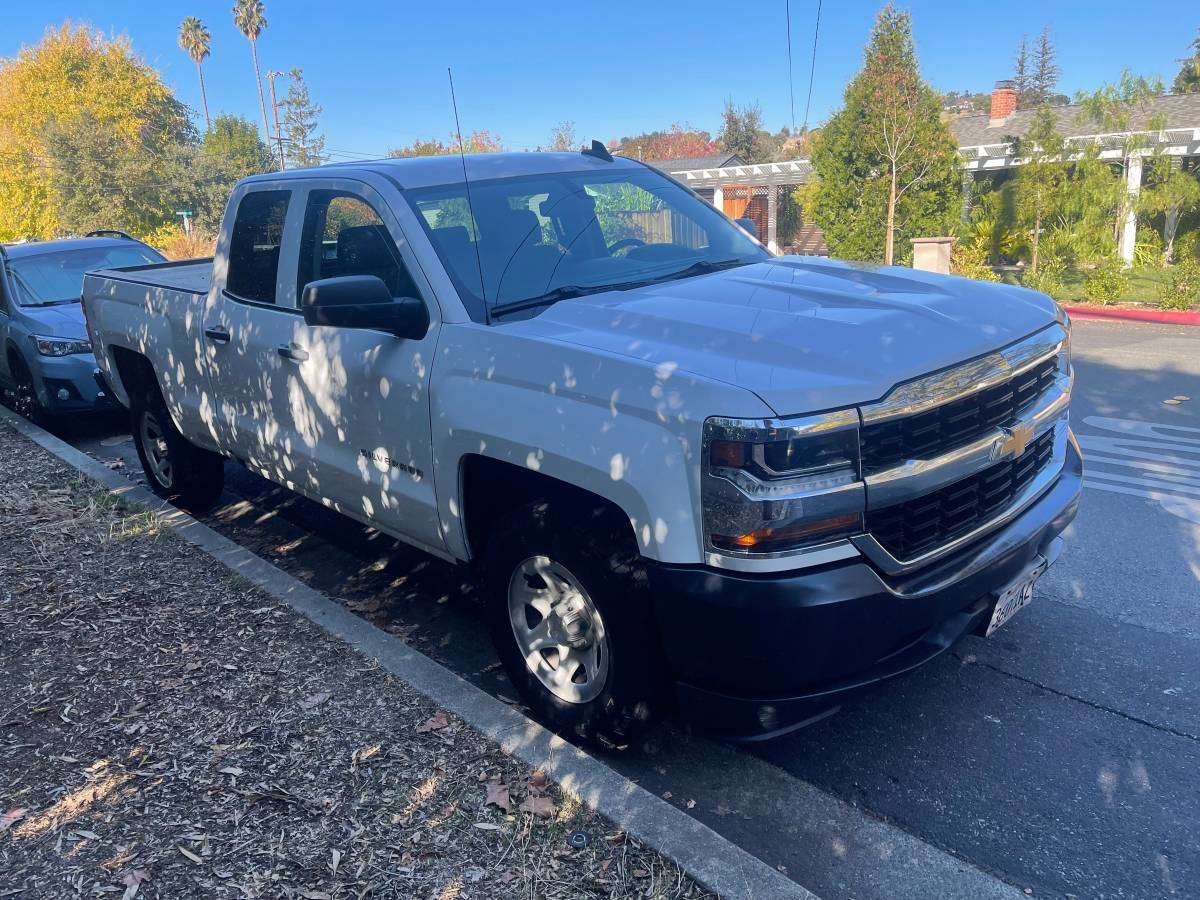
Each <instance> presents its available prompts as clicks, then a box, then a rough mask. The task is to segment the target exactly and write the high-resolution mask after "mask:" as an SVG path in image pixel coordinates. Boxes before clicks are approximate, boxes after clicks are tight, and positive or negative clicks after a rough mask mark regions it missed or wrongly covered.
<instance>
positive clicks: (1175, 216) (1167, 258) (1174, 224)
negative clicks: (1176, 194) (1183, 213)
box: [1163, 207, 1179, 266]
mask: <svg viewBox="0 0 1200 900" xmlns="http://www.w3.org/2000/svg"><path fill="white" fill-rule="evenodd" d="M1178 229H1179V208H1178V207H1176V208H1175V209H1168V210H1167V214H1166V217H1165V218H1164V219H1163V262H1164V263H1165V264H1166V265H1168V266H1169V265H1170V264H1171V263H1172V262H1173V261H1174V259H1175V232H1176V231H1177V230H1178Z"/></svg>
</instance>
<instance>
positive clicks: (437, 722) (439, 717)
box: [417, 709, 450, 734]
mask: <svg viewBox="0 0 1200 900" xmlns="http://www.w3.org/2000/svg"><path fill="white" fill-rule="evenodd" d="M449 725H450V720H449V719H448V718H447V717H446V713H445V712H444V711H443V710H440V709H439V710H438V711H437V712H436V713H435V714H434V715H433V716H431V717H430V718H428V719H426V720H425V721H424V722H422V723H421V724H420V725H418V726H417V733H418V734H424V733H425V732H427V731H441V730H442V729H443V728H448V727H449Z"/></svg>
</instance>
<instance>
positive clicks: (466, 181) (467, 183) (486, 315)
mask: <svg viewBox="0 0 1200 900" xmlns="http://www.w3.org/2000/svg"><path fill="white" fill-rule="evenodd" d="M446 77H447V78H448V79H450V105H451V106H452V107H453V108H454V131H455V133H456V134H457V135H458V158H459V160H461V162H462V170H463V187H465V188H466V190H467V212H468V213H470V214H471V230H472V231H474V232H475V241H474V244H475V268H476V269H477V270H478V271H479V293H480V295H481V296H482V297H483V319H484V322H485V323H486V324H488V325H491V324H492V312H491V310H490V309H488V303H487V287H486V286H485V285H484V283H483V260H482V259H481V258H480V256H479V220H478V219H476V218H475V207H474V205H473V204H472V203H471V179H470V178H469V177H468V176H467V154H466V152H465V151H464V150H463V139H462V126H461V125H460V124H459V123H458V100H457V98H455V96H454V73H453V72H451V71H450V67H449V66H446Z"/></svg>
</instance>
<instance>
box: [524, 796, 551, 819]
mask: <svg viewBox="0 0 1200 900" xmlns="http://www.w3.org/2000/svg"><path fill="white" fill-rule="evenodd" d="M520 809H521V812H527V813H533V814H534V815H535V816H538V817H540V818H543V819H549V818H550V817H551V816H553V815H554V814H555V813H556V812H558V807H557V806H555V805H554V801H553V800H552V799H550V798H549V797H526V798H525V800H524V802H523V803H522V804H521V807H520Z"/></svg>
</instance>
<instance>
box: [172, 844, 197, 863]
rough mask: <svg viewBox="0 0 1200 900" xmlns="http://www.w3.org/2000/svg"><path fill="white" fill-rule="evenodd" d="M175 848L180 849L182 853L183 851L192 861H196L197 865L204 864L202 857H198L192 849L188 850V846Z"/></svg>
mask: <svg viewBox="0 0 1200 900" xmlns="http://www.w3.org/2000/svg"><path fill="white" fill-rule="evenodd" d="M175 849H176V850H178V851H179V852H180V853H182V854H183V855H184V856H186V857H187V858H188V859H190V860H191V861H192V862H194V863H195V864H196V865H198V866H202V865H204V860H202V859H201V858H200V857H198V856H197V855H196V854H195V853H193V852H192V851H191V850H188V849H187V848H186V847H176V848H175Z"/></svg>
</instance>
